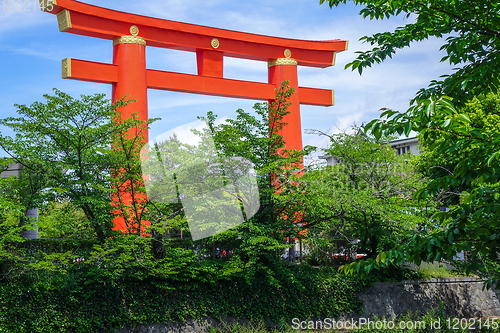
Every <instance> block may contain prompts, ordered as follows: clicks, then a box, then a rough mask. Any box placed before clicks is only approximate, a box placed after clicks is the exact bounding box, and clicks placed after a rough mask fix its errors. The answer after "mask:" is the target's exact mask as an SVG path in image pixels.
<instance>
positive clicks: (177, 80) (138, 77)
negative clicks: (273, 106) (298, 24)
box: [39, 0, 348, 230]
mask: <svg viewBox="0 0 500 333" xmlns="http://www.w3.org/2000/svg"><path fill="white" fill-rule="evenodd" d="M39 1H40V3H41V8H42V9H44V8H45V10H46V11H49V9H51V10H50V11H49V12H50V13H52V14H56V15H57V22H58V25H59V30H60V31H61V32H69V33H73V34H78V35H84V36H89V37H95V38H102V39H109V40H112V41H113V64H106V63H98V62H92V61H85V60H77V59H71V58H66V59H64V60H63V61H62V77H63V78H64V79H73V80H82V81H90V82H99V83H108V84H111V85H112V99H113V101H116V100H117V99H120V98H122V97H124V96H125V95H127V94H128V95H129V97H130V98H131V99H135V100H136V102H135V103H130V104H128V105H127V106H125V107H122V108H120V110H119V111H120V112H121V113H122V116H123V117H124V118H129V117H130V116H131V115H132V114H133V113H138V114H139V118H140V119H141V120H147V119H148V101H147V90H148V88H149V89H160V90H170V91H179V92H187V93H194V94H204V95H213V96H224V97H233V98H245V99H253V100H263V101H272V100H273V99H274V98H275V88H278V87H279V86H280V85H281V83H282V82H283V81H284V80H288V81H289V86H290V87H291V88H294V89H295V93H294V94H293V95H292V97H291V98H290V100H289V102H291V103H292V104H291V105H290V106H289V108H288V111H289V112H290V113H289V114H288V115H286V116H285V118H284V119H283V121H284V122H285V123H287V125H286V126H285V127H284V128H283V130H282V131H281V132H280V134H281V135H283V139H284V141H285V144H286V148H287V149H298V150H300V149H302V131H301V124H300V104H306V105H319V106H331V105H333V104H334V95H333V90H327V89H317V88H306V87H299V85H298V78H297V66H298V65H300V66H310V67H320V68H325V67H328V66H332V65H334V64H335V55H336V53H337V52H340V51H344V50H346V49H347V44H348V42H347V41H346V40H340V39H335V40H329V41H305V40H296V39H286V38H278V37H270V36H263V35H256V34H250V33H244V32H238V31H231V30H224V29H217V28H211V27H204V26H199V25H194V24H187V23H181V22H175V21H169V20H162V19H157V18H152V17H147V16H141V15H135V14H129V13H124V12H120V11H115V10H110V9H106V8H101V7H97V6H93V5H89V4H85V3H82V2H78V1H74V0H39ZM146 45H147V46H154V47H161V48H169V49H176V50H183V51H191V52H196V59H197V66H198V75H191V74H183V73H174V72H167V71H160V70H153V69H148V68H147V67H146ZM224 57H236V58H243V59H252V60H260V61H265V62H267V64H268V83H262V82H251V81H241V80H232V79H227V78H224V76H223V61H224ZM145 139H146V142H147V140H148V137H147V133H146V138H145ZM119 228H120V229H122V230H124V229H123V228H121V227H119Z"/></svg>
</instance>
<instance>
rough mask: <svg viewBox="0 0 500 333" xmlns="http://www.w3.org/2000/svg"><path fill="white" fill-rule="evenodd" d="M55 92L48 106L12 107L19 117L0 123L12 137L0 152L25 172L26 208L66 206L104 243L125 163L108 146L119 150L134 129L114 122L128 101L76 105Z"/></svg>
mask: <svg viewBox="0 0 500 333" xmlns="http://www.w3.org/2000/svg"><path fill="white" fill-rule="evenodd" d="M54 91H55V95H54V96H50V95H44V97H45V98H46V100H47V101H46V103H41V102H35V103H33V104H32V105H31V106H29V107H27V106H25V105H16V107H17V111H18V113H19V116H20V117H17V118H15V117H9V118H5V119H2V120H0V124H1V125H3V126H6V127H9V128H11V129H12V130H13V131H14V132H15V133H16V136H15V137H8V136H2V135H0V146H1V147H2V148H3V149H4V150H5V151H6V152H7V153H8V154H9V155H10V156H11V157H12V159H13V160H14V161H15V162H17V163H21V164H22V165H23V166H24V172H23V177H24V178H26V181H25V182H24V184H25V186H24V191H27V192H26V193H27V194H26V195H27V197H28V198H29V200H30V202H29V206H30V207H40V206H42V204H43V203H44V202H52V201H59V202H63V201H70V202H71V203H72V204H73V205H74V206H75V207H76V208H77V209H81V210H83V212H84V213H85V216H86V217H87V223H90V225H91V226H92V228H93V229H94V232H95V234H96V236H97V238H98V239H99V240H100V241H101V242H102V241H104V240H105V239H106V238H107V237H108V236H110V235H111V227H112V220H111V213H110V212H111V210H112V206H111V204H110V199H109V198H110V194H111V193H112V191H113V188H112V186H111V185H112V184H111V176H112V173H113V170H114V168H115V167H116V165H121V164H122V163H123V161H124V160H125V158H124V157H123V156H124V154H121V155H120V154H119V153H117V150H113V149H112V143H115V144H116V145H117V147H120V148H121V149H122V150H123V148H124V147H125V146H124V145H127V144H125V143H124V142H125V141H123V140H125V138H123V140H122V141H120V140H118V138H119V137H120V136H123V131H126V130H128V129H129V128H134V127H136V126H138V121H137V119H135V118H134V119H130V120H126V121H121V122H120V123H113V122H112V120H113V119H114V118H119V113H118V112H117V109H118V108H119V107H121V106H124V105H126V104H127V103H128V101H125V100H119V101H117V102H116V103H113V104H112V103H110V101H108V100H106V99H105V98H104V95H94V96H81V99H79V100H78V99H74V98H73V97H71V96H69V95H67V94H65V93H63V92H61V91H58V90H56V89H55V90H54ZM146 126H147V124H146ZM130 140H133V138H132V139H130ZM121 143H123V144H122V145H121V146H120V145H119V144H121ZM127 147H128V146H126V147H125V148H127Z"/></svg>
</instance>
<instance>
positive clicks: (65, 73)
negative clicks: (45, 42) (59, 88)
mask: <svg viewBox="0 0 500 333" xmlns="http://www.w3.org/2000/svg"><path fill="white" fill-rule="evenodd" d="M61 65H62V78H63V79H67V78H70V77H71V58H66V59H63V61H62V63H61Z"/></svg>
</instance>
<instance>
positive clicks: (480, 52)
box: [320, 0, 500, 103]
mask: <svg viewBox="0 0 500 333" xmlns="http://www.w3.org/2000/svg"><path fill="white" fill-rule="evenodd" d="M348 1H349V0H328V3H329V5H330V7H336V6H339V5H340V4H346V3H347V2H348ZM350 1H351V2H353V3H355V4H356V5H361V6H363V9H361V11H360V15H362V16H363V17H364V18H367V17H368V18H370V19H384V18H390V17H392V16H397V15H403V16H404V17H406V18H409V19H410V20H409V23H407V24H406V25H405V26H403V27H398V28H396V29H395V30H394V31H392V32H380V33H376V34H374V35H372V36H364V37H362V38H361V40H363V41H365V42H367V43H369V44H370V45H372V49H371V50H368V51H365V52H358V53H359V55H358V57H357V58H356V59H355V60H354V61H352V62H351V63H349V64H347V65H346V68H349V67H350V68H352V69H353V70H355V69H357V70H358V71H359V73H361V72H362V71H363V69H365V68H367V67H371V66H372V65H373V64H375V63H380V62H381V61H384V60H385V59H387V58H388V57H389V58H391V57H392V55H393V54H395V53H396V51H397V50H398V49H402V48H405V47H409V46H410V45H411V43H413V42H418V41H422V40H425V39H428V38H430V37H438V38H444V37H446V40H445V42H444V43H443V45H442V46H441V49H442V50H445V52H446V56H444V57H443V58H442V59H441V61H446V60H448V61H449V62H450V64H452V65H457V68H455V71H454V73H453V74H451V75H443V76H441V77H442V79H440V80H433V81H432V82H431V84H430V85H429V87H428V88H424V89H421V90H420V91H419V92H418V93H417V98H427V97H429V96H431V95H436V96H442V95H446V96H450V97H453V98H454V100H455V103H457V102H460V103H464V102H465V101H466V100H468V99H470V98H471V97H473V96H476V95H479V94H480V93H482V92H484V91H485V89H490V90H491V89H494V88H495V87H498V85H499V77H498V68H499V67H500V3H498V1H490V0H350ZM324 2H326V0H320V4H322V3H324Z"/></svg>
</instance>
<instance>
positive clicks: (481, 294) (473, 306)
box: [116, 277, 500, 333]
mask: <svg viewBox="0 0 500 333" xmlns="http://www.w3.org/2000/svg"><path fill="white" fill-rule="evenodd" d="M359 297H360V298H361V300H363V303H364V313H363V314H359V313H352V314H346V315H345V316H343V318H344V319H350V318H354V319H355V320H358V319H359V318H360V317H363V318H371V319H373V318H374V316H377V317H379V318H382V317H385V318H393V317H395V316H398V315H401V314H405V313H407V312H408V311H411V312H413V313H415V312H421V313H426V312H427V311H429V310H430V309H432V308H437V307H439V305H440V303H441V301H443V302H444V304H445V312H446V315H448V316H450V317H456V318H475V317H491V316H500V302H499V298H498V295H497V294H496V292H495V291H494V290H483V282H482V281H481V280H477V279H476V278H468V277H467V278H441V279H432V280H418V281H401V282H383V283H377V284H376V285H375V286H374V287H373V288H371V289H369V290H366V291H364V292H362V293H361V294H360V295H359ZM300 319H301V320H305V319H306V318H300ZM224 321H225V322H229V323H235V322H239V323H242V324H244V323H245V322H246V320H244V319H241V320H239V319H235V318H225V319H224ZM266 324H268V325H269V326H276V324H274V323H266ZM211 326H215V327H221V326H222V325H221V323H220V322H219V321H217V320H215V319H213V318H207V319H206V320H202V321H198V320H188V321H186V322H170V323H164V324H150V325H137V326H136V327H125V328H123V329H120V330H118V331H117V332H116V333H206V332H209V329H210V327H211Z"/></svg>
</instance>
